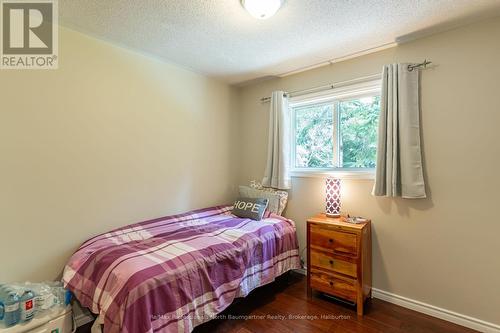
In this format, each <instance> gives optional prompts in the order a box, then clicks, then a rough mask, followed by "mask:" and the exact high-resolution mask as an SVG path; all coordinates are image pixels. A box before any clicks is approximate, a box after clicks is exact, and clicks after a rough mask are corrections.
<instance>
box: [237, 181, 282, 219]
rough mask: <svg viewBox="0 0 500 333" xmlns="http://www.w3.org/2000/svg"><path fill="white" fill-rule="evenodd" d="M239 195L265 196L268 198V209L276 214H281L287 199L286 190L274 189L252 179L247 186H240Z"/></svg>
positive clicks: (249, 196)
mask: <svg viewBox="0 0 500 333" xmlns="http://www.w3.org/2000/svg"><path fill="white" fill-rule="evenodd" d="M240 196H241V197H246V198H266V199H269V207H268V209H269V210H270V211H271V212H272V213H274V214H277V215H281V214H282V213H283V210H285V207H286V204H287V201H288V192H286V191H280V190H275V189H273V188H270V187H262V185H260V184H258V183H256V182H255V181H252V182H251V183H250V187H249V186H240Z"/></svg>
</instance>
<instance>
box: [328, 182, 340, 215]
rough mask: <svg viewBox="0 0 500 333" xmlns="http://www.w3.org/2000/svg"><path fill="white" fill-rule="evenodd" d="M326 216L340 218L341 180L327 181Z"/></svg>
mask: <svg viewBox="0 0 500 333" xmlns="http://www.w3.org/2000/svg"><path fill="white" fill-rule="evenodd" d="M326 216H329V217H338V216H340V179H337V178H327V179H326Z"/></svg>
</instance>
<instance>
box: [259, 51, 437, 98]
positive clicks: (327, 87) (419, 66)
mask: <svg viewBox="0 0 500 333" xmlns="http://www.w3.org/2000/svg"><path fill="white" fill-rule="evenodd" d="M430 64H432V62H431V61H428V60H427V59H425V60H424V61H423V62H421V63H418V64H413V65H408V71H410V72H411V71H413V70H414V69H425V68H427V66H428V65H430ZM377 78H380V74H372V75H368V76H363V77H360V78H356V79H353V80H347V81H341V82H335V83H330V84H327V85H324V86H319V87H314V88H309V89H302V90H296V91H292V92H285V94H286V95H288V96H300V95H305V94H308V93H313V92H319V91H325V90H331V89H335V88H338V87H341V86H344V85H347V84H351V83H357V82H363V81H367V80H370V79H377ZM260 101H261V103H266V102H269V101H271V97H262V98H261V99H260Z"/></svg>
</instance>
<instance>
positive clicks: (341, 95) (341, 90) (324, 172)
mask: <svg viewBox="0 0 500 333" xmlns="http://www.w3.org/2000/svg"><path fill="white" fill-rule="evenodd" d="M380 89H381V80H380V79H370V80H365V81H362V82H359V83H355V84H349V85H343V86H340V87H338V88H334V89H332V90H327V91H321V92H315V93H311V94H306V95H300V96H295V97H291V98H290V101H289V105H290V110H291V112H292V116H291V117H290V119H291V120H292V130H291V131H290V135H291V145H290V146H291V154H290V157H291V158H290V162H291V166H290V175H291V176H292V177H301V178H304V177H305V178H326V177H335V178H340V179H368V180H373V179H375V169H365V168H363V169H356V168H297V167H295V151H296V146H295V142H296V141H295V121H294V120H293V119H295V115H294V114H293V112H294V111H293V110H294V107H298V106H305V105H308V104H318V103H328V102H330V101H332V100H337V101H338V100H342V99H345V98H352V97H353V96H362V95H365V94H366V95H371V94H373V93H379V94H380Z"/></svg>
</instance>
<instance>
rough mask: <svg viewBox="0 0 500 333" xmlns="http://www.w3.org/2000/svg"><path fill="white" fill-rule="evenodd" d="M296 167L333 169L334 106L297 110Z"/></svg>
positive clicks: (316, 106) (324, 105) (325, 105)
mask: <svg viewBox="0 0 500 333" xmlns="http://www.w3.org/2000/svg"><path fill="white" fill-rule="evenodd" d="M295 147H296V149H295V166H296V167H298V168H329V167H333V105H332V104H323V105H312V106H304V107H297V108H295Z"/></svg>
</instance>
